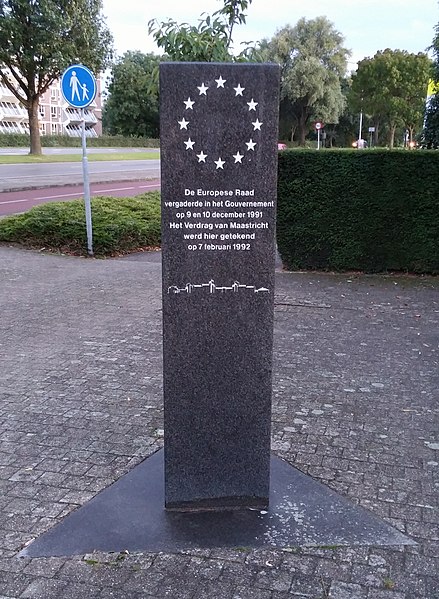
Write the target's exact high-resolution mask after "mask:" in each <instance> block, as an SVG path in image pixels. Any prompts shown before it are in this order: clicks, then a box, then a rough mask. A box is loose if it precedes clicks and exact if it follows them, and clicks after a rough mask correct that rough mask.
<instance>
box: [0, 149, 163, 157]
mask: <svg viewBox="0 0 439 599" xmlns="http://www.w3.org/2000/svg"><path fill="white" fill-rule="evenodd" d="M159 151H160V150H159V148H87V154H115V153H116V154H120V153H123V154H129V153H131V152H133V153H136V152H159ZM81 153H82V148H79V147H78V148H43V154H44V155H46V156H50V155H51V154H52V155H53V154H55V155H57V154H81ZM17 154H19V155H20V156H27V155H28V154H29V148H28V147H26V148H0V155H3V156H16V155H17Z"/></svg>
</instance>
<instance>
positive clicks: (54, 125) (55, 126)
mask: <svg viewBox="0 0 439 599" xmlns="http://www.w3.org/2000/svg"><path fill="white" fill-rule="evenodd" d="M57 130H58V125H57V123H52V125H51V131H52V135H56V134H57V132H58V131H57Z"/></svg>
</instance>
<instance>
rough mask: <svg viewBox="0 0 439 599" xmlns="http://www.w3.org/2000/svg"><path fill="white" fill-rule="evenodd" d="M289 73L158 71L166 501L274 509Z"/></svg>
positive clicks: (194, 66) (226, 67)
mask: <svg viewBox="0 0 439 599" xmlns="http://www.w3.org/2000/svg"><path fill="white" fill-rule="evenodd" d="M278 90H279V68H278V66H276V65H267V64H242V63H241V64H224V63H163V64H161V65H160V121H161V125H160V126H161V134H160V138H161V177H162V253H163V254H162V255H163V341H164V350H163V351H164V404H165V413H164V419H165V427H164V428H165V506H166V508H167V509H168V510H181V511H189V510H222V509H234V508H264V507H267V505H268V497H269V476H270V421H271V371H272V342H273V299H274V257H275V205H276V177H277V127H278V103H279V91H278Z"/></svg>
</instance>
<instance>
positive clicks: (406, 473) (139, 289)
mask: <svg viewBox="0 0 439 599" xmlns="http://www.w3.org/2000/svg"><path fill="white" fill-rule="evenodd" d="M348 279H350V280H351V282H350V283H347V280H348ZM0 280H1V281H2V285H0V306H1V309H2V319H1V321H0V339H1V342H2V344H3V345H2V348H3V347H5V348H6V350H7V351H6V352H2V356H1V358H0V360H1V364H0V389H1V393H2V402H1V403H0V466H3V467H4V468H1V469H0V528H1V529H2V531H3V532H4V533H6V534H3V535H2V536H0V599H2V596H3V597H7V599H21V597H22V596H23V597H24V598H25V597H26V596H29V597H44V599H51V597H56V599H77V598H78V599H81V597H84V598H87V599H88V598H94V597H97V598H98V599H163V597H172V598H174V597H179V596H181V597H182V599H183V598H184V599H186V597H189V598H190V599H194V597H200V598H201V597H203V599H205V598H206V597H210V596H212V597H217V596H218V597H221V599H228V598H229V597H230V598H231V599H233V598H234V599H238V597H240V596H241V595H242V598H241V599H248V598H250V597H251V598H252V599H286V598H287V597H295V596H296V597H300V596H301V595H300V594H297V593H301V592H302V596H305V597H313V599H328V597H327V595H329V596H330V597H331V599H333V598H334V597H336V598H337V599H366V598H367V599H437V598H439V592H438V584H439V574H438V566H437V561H438V559H439V528H438V524H439V522H438V520H439V515H438V510H437V492H438V487H437V486H435V481H436V480H437V478H435V477H437V472H438V466H434V465H433V464H432V462H434V461H436V462H437V461H438V460H437V459H436V458H435V451H434V450H433V449H431V448H429V447H428V446H427V445H426V442H427V443H433V442H435V439H436V437H435V434H436V433H437V431H436V430H435V428H437V425H436V421H437V418H436V412H435V410H437V388H438V387H439V380H438V371H437V359H438V358H437V355H438V354H437V348H436V346H437V339H436V333H435V331H437V329H438V324H439V317H438V314H439V300H438V297H439V295H438V290H439V282H438V281H437V280H436V279H431V278H428V277H422V278H416V277H413V278H408V279H406V278H405V277H397V279H392V278H391V277H374V276H356V277H353V278H351V277H349V276H347V275H330V274H321V273H308V274H306V273H300V274H290V273H278V275H277V281H276V284H277V290H276V296H277V297H280V298H282V299H281V300H279V301H282V303H290V304H302V305H304V306H305V307H300V306H299V307H297V306H279V308H285V310H282V311H277V312H276V319H275V352H274V364H275V369H274V377H273V391H274V392H273V419H272V433H273V440H274V441H275V442H276V443H278V445H277V447H279V448H280V449H282V457H284V458H285V459H287V460H288V461H289V462H291V463H294V461H295V460H298V461H299V463H298V465H299V469H301V470H302V471H308V472H310V473H313V474H314V475H315V476H316V477H317V478H319V479H320V480H322V481H323V482H325V483H326V484H328V485H330V486H331V487H332V488H333V489H336V490H337V491H338V492H340V493H342V494H343V495H346V496H347V497H348V498H349V499H350V500H351V501H352V502H354V503H359V504H361V505H363V506H365V507H366V508H367V509H369V510H370V511H372V512H373V513H374V514H375V515H381V516H382V517H385V519H386V521H387V522H388V523H390V524H392V525H394V526H396V527H398V528H399V529H400V530H402V531H406V532H407V533H408V534H409V535H412V536H413V537H414V538H415V539H416V540H417V541H418V543H419V545H418V546H416V547H405V548H404V547H349V548H346V547H343V548H341V547H340V548H337V547H333V548H327V547H326V548H325V547H320V548H309V547H308V548H307V547H303V548H288V549H289V551H280V550H271V549H263V550H257V551H253V550H250V549H249V548H247V547H241V548H239V549H234V550H233V549H224V548H218V549H215V550H204V549H200V550H197V549H191V550H187V551H183V552H178V553H176V554H157V555H154V554H148V553H143V554H142V553H137V554H130V555H126V556H124V559H123V560H121V561H116V558H117V554H104V553H95V554H91V555H90V556H87V558H88V559H89V561H90V563H85V562H84V560H83V559H82V556H80V557H76V558H69V559H66V560H64V559H63V558H61V559H60V558H54V559H53V560H52V559H50V560H49V559H47V560H46V559H38V560H28V559H26V560H22V559H18V558H17V557H16V553H17V551H18V550H19V549H20V548H21V547H23V545H24V544H25V543H26V542H28V541H29V540H30V539H32V538H33V537H34V536H35V535H37V534H40V532H41V531H43V530H47V529H48V528H50V527H51V526H53V524H54V523H55V522H59V521H60V520H61V519H62V518H63V517H64V516H65V515H66V514H67V513H69V511H71V510H72V509H75V507H76V506H77V505H78V502H79V503H81V502H83V501H86V500H87V498H88V497H90V496H91V495H94V494H95V493H97V492H98V491H100V490H101V489H103V488H105V487H106V486H107V485H109V484H111V483H112V482H114V480H115V479H116V478H117V477H118V476H119V475H120V474H121V473H122V472H126V471H127V469H129V468H131V467H132V466H133V465H135V464H136V463H139V461H140V460H141V459H143V458H144V457H146V456H147V455H150V453H151V452H152V451H154V450H156V449H157V448H158V447H159V446H161V445H162V443H163V438H162V433H161V432H160V431H162V430H163V413H162V405H161V397H162V387H161V385H162V383H161V360H162V357H161V321H160V267H159V264H158V263H157V262H156V263H153V262H148V256H140V257H130V260H126V259H117V260H107V261H97V260H96V261H95V260H90V261H88V260H86V261H85V260H77V259H75V258H70V257H60V256H45V255H42V254H41V253H38V252H32V251H28V252H23V251H21V250H19V249H16V248H8V247H4V246H3V247H0ZM79 281H80V282H81V284H78V282H79ZM395 282H396V283H397V285H395V284H394V283H395ZM90 289H92V290H93V293H92V294H90V293H89V290H90ZM127 290H129V293H128V292H127ZM341 294H343V295H344V296H345V297H344V298H341ZM397 296H398V297H397ZM60 298H62V301H60ZM334 298H337V302H336V301H335V300H334ZM340 298H341V299H340ZM401 298H402V299H401ZM404 303H405V304H407V306H406V307H404V308H403V309H401V308H400V306H402V305H403V304H404ZM315 305H328V306H330V307H329V308H325V309H322V308H320V309H315V308H314V307H313V306H315ZM331 306H332V307H331ZM122 307H123V308H122ZM345 308H346V309H345ZM347 308H349V309H347ZM352 308H354V310H352ZM410 310H412V311H413V313H422V314H423V319H422V322H419V320H420V319H416V324H413V321H414V320H415V319H414V317H412V315H411V314H412V313H411V312H410ZM403 312H404V313H403ZM374 322H375V323H376V324H373V323H374ZM139 323H140V324H139ZM418 333H419V334H418ZM30 338H31V339H32V346H29V339H30ZM419 343H421V344H424V343H425V344H426V345H428V346H429V347H428V348H427V347H424V345H422V347H423V348H424V349H425V353H422V354H421V355H420V357H418V358H417V361H413V360H412V356H411V352H412V348H413V347H417V345H418V344H419ZM317 350H318V351H317ZM428 352H429V353H428ZM343 353H344V354H347V355H346V356H337V355H336V354H343ZM86 354H87V355H86ZM418 356H419V354H418ZM407 373H410V376H408V374H407ZM374 383H375V384H376V383H378V384H382V385H384V387H376V386H374ZM360 389H368V390H369V391H368V392H366V391H360ZM345 390H351V391H345ZM424 392H425V393H424ZM127 398H129V400H128V399H127ZM313 412H317V413H313ZM320 412H323V413H322V414H321V413H320ZM297 419H298V420H301V421H303V422H304V423H305V424H294V420H297ZM280 449H279V451H280ZM436 453H437V452H436ZM315 468H317V470H314V469H315ZM11 478H12V479H15V480H10V479H11ZM63 498H67V503H63V501H62V500H63ZM9 514H12V515H11V516H10V515H9ZM94 562H96V563H94ZM92 564H94V565H92ZM320 581H323V583H324V584H325V585H328V588H329V590H328V592H327V595H324V594H323V588H322V589H320V588H319V586H318V585H319V582H320ZM385 584H386V585H387V586H389V588H385V586H384V585H385ZM390 587H392V588H390ZM24 593H27V595H26V594H24ZM209 593H210V595H209ZM294 593H296V594H294ZM304 593H307V594H305V595H303V594H304ZM313 593H314V595H313Z"/></svg>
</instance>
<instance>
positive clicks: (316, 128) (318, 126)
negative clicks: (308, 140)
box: [314, 121, 324, 131]
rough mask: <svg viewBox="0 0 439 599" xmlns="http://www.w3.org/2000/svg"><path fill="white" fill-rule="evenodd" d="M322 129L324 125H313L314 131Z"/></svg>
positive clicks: (318, 123)
mask: <svg viewBox="0 0 439 599" xmlns="http://www.w3.org/2000/svg"><path fill="white" fill-rule="evenodd" d="M323 127H324V124H323V123H320V122H319V121H317V123H314V129H315V130H316V131H319V129H323Z"/></svg>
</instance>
